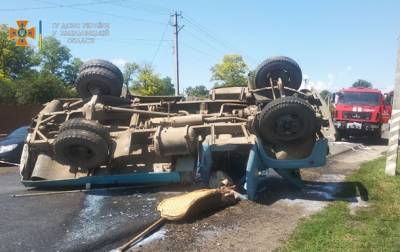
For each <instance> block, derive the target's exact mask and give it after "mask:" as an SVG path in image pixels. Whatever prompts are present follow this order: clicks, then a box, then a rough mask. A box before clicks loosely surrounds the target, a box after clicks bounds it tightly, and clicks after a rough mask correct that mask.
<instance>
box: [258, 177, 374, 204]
mask: <svg viewBox="0 0 400 252" xmlns="http://www.w3.org/2000/svg"><path fill="white" fill-rule="evenodd" d="M281 199H290V200H295V199H301V200H311V201H347V202H358V201H359V199H361V200H363V201H368V190H367V189H366V188H365V186H364V185H363V184H362V183H360V182H357V181H355V182H319V181H318V182H317V181H304V187H303V188H301V189H299V188H295V187H293V186H292V185H291V184H290V183H289V182H287V181H285V180H284V179H282V178H278V177H273V178H269V179H268V180H267V183H266V186H265V191H264V192H262V193H260V194H259V197H258V200H257V203H260V204H265V205H271V204H273V203H275V202H276V201H278V200H281Z"/></svg>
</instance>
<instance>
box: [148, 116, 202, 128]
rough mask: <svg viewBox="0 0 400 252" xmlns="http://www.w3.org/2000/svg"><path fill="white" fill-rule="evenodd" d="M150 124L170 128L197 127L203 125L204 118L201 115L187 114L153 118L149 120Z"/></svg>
mask: <svg viewBox="0 0 400 252" xmlns="http://www.w3.org/2000/svg"><path fill="white" fill-rule="evenodd" d="M150 123H151V124H153V125H163V126H172V127H182V126H186V125H199V124H203V123H204V116H203V115H201V114H197V115H193V114H192V115H190V114H188V115H186V116H172V117H155V118H151V119H150Z"/></svg>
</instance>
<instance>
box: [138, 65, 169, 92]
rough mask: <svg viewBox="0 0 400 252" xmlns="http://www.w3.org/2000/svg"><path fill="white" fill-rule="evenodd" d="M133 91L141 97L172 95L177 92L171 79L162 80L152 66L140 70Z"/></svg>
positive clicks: (145, 66)
mask: <svg viewBox="0 0 400 252" xmlns="http://www.w3.org/2000/svg"><path fill="white" fill-rule="evenodd" d="M131 90H132V91H133V92H134V93H138V94H141V95H172V94H173V93H174V92H175V90H174V88H173V85H172V82H171V78H169V77H165V78H163V79H161V78H160V76H159V75H158V74H156V73H154V70H153V68H152V67H151V66H150V65H144V66H142V67H140V68H139V70H138V75H137V78H136V79H135V80H134V81H133V86H132V88H131Z"/></svg>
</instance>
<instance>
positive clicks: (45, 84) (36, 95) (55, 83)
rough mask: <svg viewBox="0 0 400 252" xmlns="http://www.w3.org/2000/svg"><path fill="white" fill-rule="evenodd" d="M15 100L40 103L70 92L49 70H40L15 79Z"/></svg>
mask: <svg viewBox="0 0 400 252" xmlns="http://www.w3.org/2000/svg"><path fill="white" fill-rule="evenodd" d="M15 85H16V87H17V88H16V94H15V96H16V101H17V103H19V104H41V103H45V102H48V101H51V100H52V99H54V98H57V97H68V96H69V95H70V94H72V91H71V90H69V89H68V88H67V87H66V86H65V85H64V83H63V81H62V80H60V79H59V78H57V77H56V76H54V75H53V74H51V73H49V72H41V73H39V74H34V75H32V76H29V78H28V77H26V78H24V79H21V80H17V81H16V84H15Z"/></svg>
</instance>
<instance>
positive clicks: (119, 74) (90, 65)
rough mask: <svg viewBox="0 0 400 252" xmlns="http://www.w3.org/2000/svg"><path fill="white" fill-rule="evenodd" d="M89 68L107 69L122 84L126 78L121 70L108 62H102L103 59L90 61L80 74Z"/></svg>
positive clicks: (81, 69)
mask: <svg viewBox="0 0 400 252" xmlns="http://www.w3.org/2000/svg"><path fill="white" fill-rule="evenodd" d="M88 68H104V69H107V70H108V71H110V72H113V73H114V74H115V75H116V76H117V77H118V78H119V79H120V80H121V82H124V76H123V74H122V72H121V70H119V68H118V67H117V66H116V65H114V64H113V63H111V62H109V61H107V60H102V59H92V60H88V61H86V62H85V63H83V65H82V66H81V68H80V69H79V72H83V71H84V70H86V69H88Z"/></svg>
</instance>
